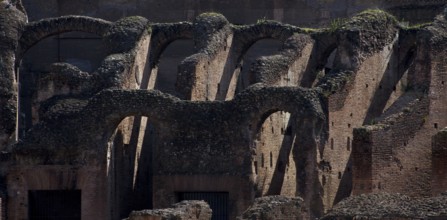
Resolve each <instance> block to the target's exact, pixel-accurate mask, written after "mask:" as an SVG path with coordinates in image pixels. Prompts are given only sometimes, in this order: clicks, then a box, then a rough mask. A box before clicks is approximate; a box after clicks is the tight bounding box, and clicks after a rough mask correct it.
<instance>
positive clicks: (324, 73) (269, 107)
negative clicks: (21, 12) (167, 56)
mask: <svg viewBox="0 0 447 220" xmlns="http://www.w3.org/2000/svg"><path fill="white" fill-rule="evenodd" d="M64 22H66V23H67V26H64ZM445 27H446V21H445V19H444V17H443V16H439V17H438V18H437V19H436V21H435V22H434V23H433V24H431V25H425V26H421V27H413V28H406V27H402V26H400V25H399V24H398V21H397V20H396V19H395V18H394V17H392V16H390V15H389V14H387V13H385V12H383V11H379V10H370V11H366V12H363V13H361V14H359V15H358V16H355V17H353V18H352V19H350V20H348V21H347V22H346V23H343V24H339V25H338V26H336V27H332V28H329V29H319V30H309V29H303V28H298V27H295V26H292V25H285V24H281V23H279V22H272V21H260V22H258V23H257V24H254V25H232V24H231V23H230V22H229V21H228V20H227V19H226V18H225V17H223V16H222V15H220V14H216V13H206V14H202V15H200V16H198V17H197V18H196V19H195V20H194V22H192V23H188V22H185V23H182V22H180V23H174V24H151V23H149V21H148V20H147V19H145V18H143V17H127V18H122V19H120V20H118V21H116V22H113V23H112V22H108V21H103V20H99V19H93V18H88V17H77V16H69V17H62V18H55V19H45V20H41V21H37V22H35V23H28V25H27V26H26V27H25V29H24V30H25V32H23V33H25V35H23V36H22V39H23V40H22V41H19V39H18V38H17V39H15V41H17V42H16V43H17V44H18V45H19V46H20V45H21V47H20V48H23V49H24V51H26V48H28V47H30V46H32V44H34V43H36V42H39V41H40V40H42V39H43V38H44V37H46V36H48V35H51V34H57V33H61V32H66V31H79V30H81V31H84V32H93V33H96V34H97V35H99V37H100V38H101V39H102V40H103V41H104V44H105V47H106V48H107V53H106V54H105V58H104V59H103V62H102V63H101V65H100V66H99V67H98V68H97V69H96V70H94V71H90V72H85V71H81V70H80V69H79V68H77V67H75V66H73V65H70V64H61V63H59V64H55V65H53V69H52V73H50V74H47V75H46V76H47V77H48V78H38V79H37V82H39V83H40V84H39V86H40V87H38V88H39V89H38V91H37V94H36V95H35V96H33V97H34V98H35V101H36V105H35V106H34V107H35V111H36V112H38V113H39V117H38V118H37V117H36V119H37V120H35V124H34V125H32V126H31V129H30V130H29V131H23V132H24V133H23V134H24V135H23V138H22V139H21V140H20V141H19V142H18V143H16V144H15V145H12V146H10V147H9V148H7V149H6V151H5V152H2V155H8V156H7V157H5V158H4V160H3V159H2V160H1V161H2V166H0V168H1V169H0V171H1V173H2V175H3V176H6V177H7V178H6V180H4V181H3V182H5V184H6V186H7V189H6V190H7V191H8V194H7V195H8V200H7V201H8V210H9V212H8V215H10V216H11V218H13V219H14V218H17V219H20V218H26V216H27V209H26V207H27V205H29V204H28V202H27V200H26V198H25V197H26V192H27V190H34V189H43V190H48V189H65V188H67V187H68V186H67V184H71V185H69V186H70V187H71V189H81V190H82V192H83V193H85V196H86V197H84V199H85V200H86V201H85V202H86V204H95V203H98V204H101V205H98V206H97V207H95V208H92V207H89V206H83V213H84V214H83V215H87V214H88V218H87V217H86V218H87V219H89V218H92V219H93V217H95V218H99V219H108V218H110V219H120V218H124V217H127V216H128V214H129V212H130V211H131V210H132V209H145V208H148V207H150V206H151V207H155V208H166V207H169V206H170V205H171V204H173V203H175V202H178V200H179V193H181V192H225V193H228V200H229V201H228V204H227V205H228V212H229V213H228V214H229V216H230V218H231V219H234V218H235V217H236V216H237V215H239V214H240V213H242V212H243V210H245V209H246V208H248V206H249V205H250V203H252V202H253V201H254V199H255V198H256V197H260V196H265V195H278V194H281V195H288V196H300V197H302V198H303V201H302V202H301V203H300V206H301V207H304V208H305V209H306V212H304V213H302V218H317V217H320V216H322V215H323V214H324V212H325V210H327V209H328V208H330V207H331V206H332V205H334V204H336V203H338V202H339V201H340V200H342V199H344V198H346V197H349V196H350V194H351V193H354V194H361V193H368V192H376V191H385V192H402V193H405V194H408V195H411V196H415V197H418V196H428V195H430V194H431V193H433V192H434V191H433V190H432V189H431V186H430V185H431V184H432V185H434V186H436V184H442V181H443V180H442V179H440V178H435V176H434V175H433V171H434V170H433V168H434V167H436V166H438V165H436V164H437V162H436V163H433V164H435V165H436V166H435V165H433V167H432V158H433V161H435V160H434V158H435V157H437V156H436V155H437V154H436V153H433V152H435V151H434V150H433V151H432V149H438V148H439V147H440V146H439V145H442V142H433V143H434V144H433V145H432V144H431V143H432V141H431V137H432V136H433V135H435V134H436V133H437V132H438V129H440V128H442V127H444V126H445V125H447V122H446V120H447V119H446V118H445V117H443V115H444V113H445V111H447V109H446V107H445V106H446V105H445V103H446V102H447V100H445V99H446V97H445V95H444V94H446V93H445V91H444V90H445V89H444V86H443V85H444V77H445V76H444V75H445V74H444V72H445V71H444V69H445V68H444V63H445V62H444V59H445V58H444V57H445V56H439V55H438V54H444V52H443V51H444V49H445V48H446V44H447V43H446V42H447V40H446V34H445V33H447V32H446V31H445V29H446V28H445ZM19 31H21V30H19ZM33 33H34V34H35V36H34V35H33ZM28 35H29V36H28ZM27 37H29V39H28V38H27ZM181 38H188V39H190V41H193V42H194V44H195V46H196V48H195V49H194V53H193V54H192V55H191V56H189V57H187V58H185V59H184V60H183V61H182V63H181V64H180V66H179V67H180V68H179V71H178V73H177V78H176V79H175V80H174V79H173V80H172V81H171V83H172V84H174V83H176V89H177V91H175V92H173V93H174V94H173V95H176V96H178V97H175V96H173V95H169V94H167V93H164V92H160V91H157V90H154V89H153V88H156V86H154V85H156V84H157V71H158V70H157V68H158V67H157V63H159V62H160V59H162V54H163V51H164V50H165V48H166V47H167V46H168V45H169V44H170V43H171V42H172V41H174V40H177V39H181ZM264 38H271V39H276V41H277V43H279V44H280V45H281V48H280V49H279V50H278V52H277V53H276V54H273V55H269V56H265V57H260V58H258V59H255V61H254V62H253V63H252V64H250V66H251V68H250V71H246V72H245V73H249V74H250V76H248V77H247V76H240V74H241V73H242V72H243V71H242V70H241V69H240V68H241V66H242V65H243V62H245V60H244V59H245V58H244V57H245V55H246V54H247V51H248V50H249V48H250V47H251V46H252V45H254V44H255V43H256V42H258V41H259V40H261V39H264ZM27 39H28V40H27ZM22 46H23V47H22ZM24 51H22V52H24ZM6 64H7V65H6V66H7V67H8V68H10V69H11V70H12V67H13V64H12V63H8V62H6ZM173 75H174V74H173ZM242 77H245V78H250V77H252V78H251V79H250V80H248V81H249V83H248V84H247V85H244V86H241V85H238V84H239V83H240V80H241V78H242ZM11 82H12V81H11ZM158 82H159V81H158ZM299 85H300V86H301V87H300V86H299ZM170 86H171V88H174V86H173V85H170ZM2 88H3V87H2ZM4 88H6V87H4ZM8 91H10V90H8ZM9 119H11V118H9ZM364 125H368V126H364ZM362 126H364V127H362ZM359 127H360V128H359ZM355 128H357V129H355ZM436 140H437V139H436ZM436 143H438V144H436ZM432 146H433V148H432ZM437 146H439V147H437ZM439 149H440V148H439ZM441 166H442V165H441ZM30 167H32V168H34V170H33V172H31V171H30ZM68 170H73V172H72V173H69V172H68ZM83 172H87V173H90V174H85V173H83ZM84 175H87V176H88V177H84ZM38 176H42V177H47V178H46V179H48V182H44V181H41V180H40V179H39V178H38ZM57 177H60V178H59V179H58V178H57ZM93 177H94V178H93ZM58 180H60V182H58ZM79 181H81V182H79ZM68 182H69V183H68ZM0 183H2V179H0ZM17 192H24V193H23V194H22V193H21V194H20V196H19V194H18V193H17ZM95 193H97V194H95ZM83 195H84V194H83ZM385 200H386V199H385ZM129 201H131V202H129ZM83 204H84V203H83ZM430 204H431V203H430ZM433 204H434V203H433ZM434 205H436V204H434ZM436 206H437V205H436ZM439 207H441V208H443V206H442V203H440V205H439ZM292 215H295V214H292Z"/></svg>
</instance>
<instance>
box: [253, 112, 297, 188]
mask: <svg viewBox="0 0 447 220" xmlns="http://www.w3.org/2000/svg"><path fill="white" fill-rule="evenodd" d="M293 121H294V120H293V119H291V114H290V113H288V112H283V111H276V112H273V113H271V114H269V115H267V116H266V118H265V119H264V120H263V121H262V122H261V123H262V124H260V125H258V127H257V133H256V134H255V136H254V141H253V143H254V145H255V146H254V147H255V149H256V155H254V158H253V160H254V163H253V164H254V166H255V167H254V168H253V169H254V172H253V173H255V174H256V183H255V185H256V189H255V190H256V196H257V197H260V196H265V195H287V196H295V194H296V169H295V168H296V166H295V162H294V159H293V155H292V153H291V152H292V148H293V146H294V144H295V141H296V137H295V132H296V129H295V128H294V125H293ZM272 130H273V131H275V130H282V131H284V132H272ZM258 164H260V166H259V167H257V166H258Z"/></svg>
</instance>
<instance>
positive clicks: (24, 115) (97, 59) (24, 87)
mask: <svg viewBox="0 0 447 220" xmlns="http://www.w3.org/2000/svg"><path fill="white" fill-rule="evenodd" d="M85 51H88V53H86V52H85ZM105 56H106V49H105V46H104V44H103V41H102V39H101V37H100V36H98V35H95V34H90V33H84V32H67V33H62V34H57V35H53V36H50V37H47V38H45V39H43V40H41V41H39V42H38V43H37V44H36V45H34V46H33V47H31V48H30V49H29V50H28V51H27V52H26V54H25V55H24V56H23V58H22V60H21V62H20V64H21V65H20V69H19V73H20V74H19V79H18V81H19V106H20V107H19V125H18V126H19V137H23V135H24V133H25V131H26V130H28V129H29V128H31V126H32V125H33V124H35V123H37V122H38V121H39V118H38V110H39V103H38V102H39V101H38V99H39V98H38V97H37V94H36V93H37V90H38V89H39V87H40V86H45V85H43V84H42V83H41V79H44V78H45V77H47V78H48V77H50V73H51V68H50V67H51V64H53V63H58V62H63V63H69V64H71V65H73V66H76V67H77V68H78V69H79V70H81V71H83V72H93V71H94V70H96V69H97V68H98V67H99V66H100V64H101V62H102V60H103V59H104V57H105ZM60 89H65V90H66V89H67V88H60ZM56 93H57V92H56ZM65 93H67V92H65ZM48 96H51V94H48Z"/></svg>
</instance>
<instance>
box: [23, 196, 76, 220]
mask: <svg viewBox="0 0 447 220" xmlns="http://www.w3.org/2000/svg"><path fill="white" fill-rule="evenodd" d="M28 204H29V206H28V207H29V212H28V215H29V219H30V220H53V219H54V220H60V219H64V220H81V190H29V191H28Z"/></svg>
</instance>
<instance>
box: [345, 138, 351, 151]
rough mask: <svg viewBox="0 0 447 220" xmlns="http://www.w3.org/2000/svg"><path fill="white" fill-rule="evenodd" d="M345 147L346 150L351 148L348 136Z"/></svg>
mask: <svg viewBox="0 0 447 220" xmlns="http://www.w3.org/2000/svg"><path fill="white" fill-rule="evenodd" d="M346 149H347V150H348V151H350V150H351V138H350V137H348V138H347V143H346Z"/></svg>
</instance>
